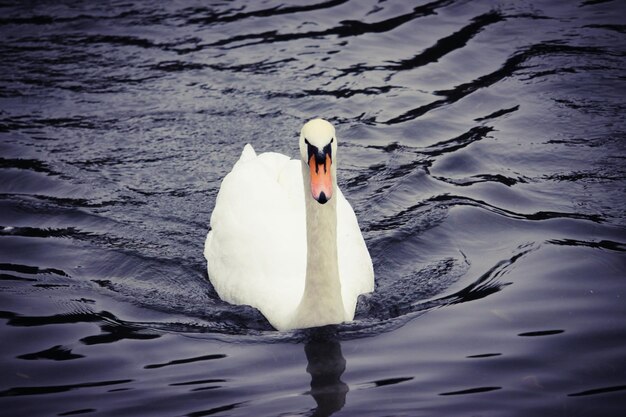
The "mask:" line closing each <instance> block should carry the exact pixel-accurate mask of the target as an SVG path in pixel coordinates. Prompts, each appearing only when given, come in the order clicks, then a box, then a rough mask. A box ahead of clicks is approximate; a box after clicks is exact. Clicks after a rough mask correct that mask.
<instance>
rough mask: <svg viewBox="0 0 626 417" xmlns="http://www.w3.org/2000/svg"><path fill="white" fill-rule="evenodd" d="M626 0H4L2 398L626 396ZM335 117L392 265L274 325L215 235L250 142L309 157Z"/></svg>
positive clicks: (238, 400)
mask: <svg viewBox="0 0 626 417" xmlns="http://www.w3.org/2000/svg"><path fill="white" fill-rule="evenodd" d="M162 3H163V4H162ZM625 12H626V8H625V7H624V4H623V3H622V2H619V1H617V0H615V1H593V0H579V1H561V2H554V1H548V0H544V1H535V2H532V3H530V2H525V1H521V0H520V1H502V2H486V1H472V2H470V1H453V0H440V1H432V2H425V1H421V2H414V3H411V2H406V1H395V0H388V1H374V0H371V1H359V2H357V1H356V0H349V1H348V0H332V1H323V0H318V1H317V2H293V3H284V4H283V3H278V2H274V1H264V2H244V1H234V2H213V3H212V4H206V2H196V3H194V2H156V1H154V2H147V1H146V2H137V3H131V2H108V4H106V5H99V3H96V2H80V1H64V2H22V1H15V2H10V1H9V2H3V3H2V4H0V32H1V39H2V41H1V42H0V53H1V56H2V66H1V69H0V158H1V159H0V207H1V208H0V322H1V325H0V340H1V341H2V342H1V343H0V375H1V378H0V405H1V406H2V409H3V410H5V411H6V410H10V412H9V413H8V414H7V415H11V416H65V415H80V414H86V415H98V416H120V415H150V416H161V415H162V416H207V415H221V416H249V415H255V416H277V415H280V416H288V415H289V416H291V415H310V416H313V415H314V416H328V415H331V414H334V415H337V416H339V415H345V416H433V415H442V416H456V415H458V416H468V415H472V416H474V415H475V416H478V415H481V416H502V415H519V416H528V415H542V416H548V415H555V416H591V415H593V416H610V415H620V412H622V411H623V409H624V407H625V406H626V361H625V359H626V356H625V355H624V343H625V342H626V328H625V327H624V318H625V317H626V315H625V314H626V300H625V298H626V281H625V279H626V274H625V273H624V271H625V267H626V256H625V254H624V252H625V251H626V235H625V227H626V221H625V216H624V214H625V208H626V198H625V197H626V192H625V190H626V168H625V164H624V160H625V159H624V158H625V157H626V152H625V150H626V149H625V148H626V146H625V145H624V143H625V139H626V118H625V117H624V114H625V105H624V97H626V86H625V84H624V80H625V78H626V70H625V69H624V68H626V60H625V54H626V39H625V38H624V36H625V35H624V33H625V26H624V20H623V18H624V15H625ZM316 116H321V117H325V118H328V119H329V120H331V121H332V122H333V123H334V124H335V125H336V127H337V131H338V137H339V139H340V141H341V148H340V152H341V157H340V158H341V160H340V168H339V176H340V178H339V181H340V186H341V187H342V188H343V190H344V194H345V195H346V196H347V198H348V200H349V201H350V202H351V203H352V205H353V207H354V208H355V211H356V213H357V216H358V218H359V221H360V224H361V227H362V229H363V233H364V236H365V239H366V242H367V245H368V247H369V249H370V252H371V254H372V258H373V261H374V268H375V273H376V280H377V287H376V291H375V292H374V293H373V294H372V295H370V296H367V297H364V298H363V299H362V300H361V301H360V303H359V306H358V311H357V320H356V321H355V322H353V323H349V324H344V325H340V326H329V327H327V328H323V329H316V330H307V331H295V332H289V333H279V332H275V331H273V330H272V329H271V327H270V326H269V325H268V323H267V322H266V321H265V319H264V318H263V317H262V316H261V315H260V314H259V313H258V312H256V311H255V310H253V309H251V308H248V307H245V306H237V307H236V306H231V305H228V304H226V303H224V302H222V301H220V300H219V299H218V298H217V296H216V294H215V292H214V291H213V289H212V287H211V285H210V284H209V283H208V280H207V276H206V272H205V263H204V259H203V256H202V249H203V242H204V237H205V235H206V232H207V230H208V224H209V217H210V214H211V210H212V208H213V205H214V201H215V196H216V194H217V191H218V189H219V185H220V181H221V179H222V178H223V177H224V175H225V174H226V173H227V172H228V171H229V170H230V168H231V167H232V164H233V163H234V162H235V161H236V160H237V158H238V156H239V153H240V152H241V149H242V148H243V145H244V144H245V143H247V142H250V143H252V144H253V145H254V147H255V149H257V150H258V151H269V150H273V151H279V152H282V153H285V154H289V155H292V156H295V155H297V134H298V131H299V129H300V127H301V125H302V123H303V122H304V121H306V120H308V119H310V118H312V117H316Z"/></svg>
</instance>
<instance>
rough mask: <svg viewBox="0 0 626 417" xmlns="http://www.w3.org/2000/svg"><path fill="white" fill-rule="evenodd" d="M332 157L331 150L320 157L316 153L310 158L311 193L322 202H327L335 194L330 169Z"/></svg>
mask: <svg viewBox="0 0 626 417" xmlns="http://www.w3.org/2000/svg"><path fill="white" fill-rule="evenodd" d="M331 164H332V159H331V157H330V152H326V153H325V156H324V157H322V158H319V156H316V155H315V154H313V155H311V156H310V158H309V170H310V172H311V194H313V198H314V199H316V200H317V201H318V202H319V203H320V204H325V203H326V202H327V201H328V200H330V199H331V198H332V196H333V178H332V174H331V170H330V165H331Z"/></svg>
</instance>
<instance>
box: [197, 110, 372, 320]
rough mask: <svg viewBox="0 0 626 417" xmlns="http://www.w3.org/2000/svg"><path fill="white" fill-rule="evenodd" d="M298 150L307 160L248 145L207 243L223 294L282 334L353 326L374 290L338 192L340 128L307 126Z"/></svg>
mask: <svg viewBox="0 0 626 417" xmlns="http://www.w3.org/2000/svg"><path fill="white" fill-rule="evenodd" d="M299 144H300V161H298V160H296V159H290V158H289V157H287V156H285V155H282V154H279V153H273V152H267V153H262V154H259V155H257V154H256V152H255V151H254V149H253V148H252V146H251V145H250V144H247V145H245V147H244V149H243V152H242V153H241V157H240V158H239V160H238V161H237V162H236V163H235V165H234V166H233V168H232V171H231V172H230V173H228V174H227V175H226V176H225V177H224V179H223V180H222V184H221V186H220V190H219V192H218V195H217V198H216V202H215V208H214V210H213V213H212V214H211V219H210V231H209V232H208V234H207V237H206V241H205V246H204V256H205V258H206V260H207V269H208V275H209V280H210V281H211V283H212V284H213V287H214V288H215V290H216V291H217V294H218V295H219V297H220V298H221V299H222V300H224V301H227V302H229V303H231V304H246V305H250V306H252V307H255V308H257V309H258V310H260V311H261V313H262V314H263V315H264V316H265V317H266V318H267V320H268V321H269V322H270V324H271V325H272V326H273V327H274V328H276V329H277V330H279V331H284V330H292V329H298V328H308V327H318V326H324V325H327V324H339V323H342V322H346V321H351V320H353V318H354V312H355V309H356V302H357V298H358V296H359V295H360V294H363V293H367V292H371V291H373V290H374V270H373V267H372V260H371V257H370V255H369V252H368V250H367V247H366V246H365V241H364V240H363V236H362V234H361V230H360V229H359V224H358V222H357V218H356V215H355V214H354V210H353V209H352V207H351V206H350V203H348V201H347V200H346V199H345V197H344V196H343V194H342V192H341V190H340V189H339V188H338V187H337V161H338V159H337V154H338V152H337V137H336V135H335V128H334V127H333V125H332V124H330V123H329V122H327V121H326V120H323V119H313V120H311V121H308V122H307V123H306V124H304V126H303V127H302V130H301V132H300V141H299Z"/></svg>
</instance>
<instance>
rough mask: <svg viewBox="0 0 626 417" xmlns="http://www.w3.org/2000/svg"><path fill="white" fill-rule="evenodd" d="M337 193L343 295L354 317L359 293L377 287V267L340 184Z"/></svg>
mask: <svg viewBox="0 0 626 417" xmlns="http://www.w3.org/2000/svg"><path fill="white" fill-rule="evenodd" d="M337 196H338V197H339V200H338V201H337V253H338V257H339V276H340V277H341V296H342V298H343V303H344V307H345V309H346V315H347V316H348V317H349V320H352V319H353V318H354V310H355V307H356V301H357V298H358V297H359V294H363V293H368V292H371V291H373V290H374V268H373V266H372V258H371V257H370V254H369V252H368V250H367V246H365V240H364V239H363V235H362V234H361V229H360V228H359V223H358V221H357V218H356V215H355V214H354V210H352V206H350V203H348V201H347V200H346V199H345V197H344V196H343V193H342V192H341V190H339V188H337Z"/></svg>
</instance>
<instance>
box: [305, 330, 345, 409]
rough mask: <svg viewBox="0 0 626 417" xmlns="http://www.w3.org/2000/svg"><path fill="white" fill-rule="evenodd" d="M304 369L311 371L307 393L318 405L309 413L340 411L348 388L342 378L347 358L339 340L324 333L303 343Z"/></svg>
mask: <svg viewBox="0 0 626 417" xmlns="http://www.w3.org/2000/svg"><path fill="white" fill-rule="evenodd" d="M304 352H305V353H306V359H307V367H306V371H307V372H308V373H309V374H311V391H309V393H310V395H311V396H312V397H313V398H314V399H315V402H316V403H317V408H316V409H315V410H314V411H313V413H312V414H311V416H315V417H324V416H330V415H332V414H333V413H335V412H337V411H339V410H341V409H342V408H343V406H344V404H345V403H346V395H347V394H348V391H350V388H348V385H346V384H345V383H344V382H343V381H342V380H341V375H343V372H344V371H345V370H346V360H345V358H344V357H343V355H342V354H341V344H340V343H339V341H337V340H334V339H333V338H328V337H327V336H321V337H319V338H314V339H312V340H309V341H307V342H306V343H305V345H304Z"/></svg>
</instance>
